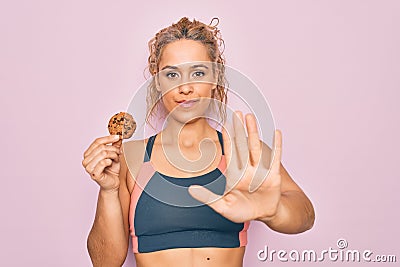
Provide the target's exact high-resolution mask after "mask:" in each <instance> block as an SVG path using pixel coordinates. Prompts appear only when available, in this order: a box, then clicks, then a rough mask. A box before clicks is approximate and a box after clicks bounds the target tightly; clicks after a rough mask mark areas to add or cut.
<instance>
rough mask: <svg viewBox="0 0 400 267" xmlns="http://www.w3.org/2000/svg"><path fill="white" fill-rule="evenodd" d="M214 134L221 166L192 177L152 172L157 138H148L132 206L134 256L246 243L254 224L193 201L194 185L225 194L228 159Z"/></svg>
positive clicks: (219, 135)
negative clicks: (190, 190) (248, 232)
mask: <svg viewBox="0 0 400 267" xmlns="http://www.w3.org/2000/svg"><path fill="white" fill-rule="evenodd" d="M216 131H217V134H218V140H219V143H220V144H221V150H222V156H221V160H220V162H219V165H218V167H217V168H215V169H214V170H212V171H210V172H208V173H206V174H202V175H198V176H193V177H189V178H176V177H171V176H168V175H165V174H162V173H160V172H158V171H156V170H155V169H154V168H153V166H152V164H151V162H150V158H151V152H152V149H153V144H154V140H155V138H156V136H157V134H155V135H153V136H151V137H149V139H148V142H147V145H146V151H145V155H144V162H143V164H142V166H141V168H140V170H139V173H138V174H137V176H136V179H135V180H136V183H135V186H134V189H133V192H132V194H131V203H130V208H129V224H130V234H131V236H132V245H133V252H134V253H144V252H153V251H159V250H164V249H171V248H199V247H219V248H235V247H241V246H245V245H247V229H248V227H249V224H250V222H244V223H235V222H232V221H230V220H228V219H227V218H225V217H223V216H222V215H220V214H219V213H217V212H215V211H214V210H213V209H212V208H210V207H209V206H208V205H205V204H203V203H201V202H199V201H197V200H196V199H194V198H193V197H192V196H191V195H190V194H189V192H188V187H189V186H190V185H203V186H205V187H206V188H208V189H209V190H211V191H213V192H214V193H216V194H219V195H222V194H223V193H224V190H225V185H226V177H225V176H224V174H223V172H224V171H225V168H226V161H225V155H224V147H223V142H222V134H221V132H219V131H218V130H216Z"/></svg>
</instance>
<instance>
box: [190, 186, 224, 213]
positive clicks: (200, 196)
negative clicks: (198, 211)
mask: <svg viewBox="0 0 400 267" xmlns="http://www.w3.org/2000/svg"><path fill="white" fill-rule="evenodd" d="M189 193H190V195H192V197H194V198H195V199H197V200H198V201H200V202H202V203H204V204H207V205H208V206H210V207H211V208H212V209H213V210H215V211H216V212H218V213H220V214H221V215H223V214H224V211H225V210H226V206H227V205H226V202H225V200H224V198H223V196H221V195H217V194H215V193H213V192H212V191H210V190H208V189H207V188H205V187H204V186H201V185H191V186H189Z"/></svg>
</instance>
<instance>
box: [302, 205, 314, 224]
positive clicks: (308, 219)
mask: <svg viewBox="0 0 400 267" xmlns="http://www.w3.org/2000/svg"><path fill="white" fill-rule="evenodd" d="M304 216H305V218H304V224H303V227H302V228H303V230H302V231H301V232H305V231H308V230H310V229H311V228H313V226H314V223H315V210H314V206H313V204H312V203H311V201H310V200H308V201H307V203H306V205H305V212H304Z"/></svg>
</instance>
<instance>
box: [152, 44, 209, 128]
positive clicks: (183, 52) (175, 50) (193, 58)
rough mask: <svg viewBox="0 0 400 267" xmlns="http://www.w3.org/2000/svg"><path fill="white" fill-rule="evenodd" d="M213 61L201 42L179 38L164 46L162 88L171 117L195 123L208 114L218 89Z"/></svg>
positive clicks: (160, 78) (160, 72) (161, 70)
mask: <svg viewBox="0 0 400 267" xmlns="http://www.w3.org/2000/svg"><path fill="white" fill-rule="evenodd" d="M212 69H213V67H212V62H211V60H210V58H209V56H208V51H207V48H206V47H205V46H204V45H203V44H202V43H200V42H198V41H193V40H185V39H182V40H178V41H175V42H173V43H170V44H168V45H166V46H165V47H164V48H163V51H162V55H161V59H160V63H159V70H160V71H159V72H158V74H157V84H158V87H157V88H158V90H159V91H160V92H161V94H162V101H163V103H164V106H165V108H166V110H167V111H168V113H169V116H170V117H172V118H174V119H175V120H178V121H180V122H181V123H191V122H194V121H196V120H198V119H199V118H201V117H203V118H204V114H205V113H206V111H207V109H208V107H209V105H210V99H211V98H212V90H215V87H216V85H215V82H214V80H215V79H214V76H213V70H212Z"/></svg>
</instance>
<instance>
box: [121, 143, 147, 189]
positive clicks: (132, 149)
mask: <svg viewBox="0 0 400 267" xmlns="http://www.w3.org/2000/svg"><path fill="white" fill-rule="evenodd" d="M147 141H148V139H143V140H133V141H128V142H125V143H123V144H122V151H123V153H122V154H121V158H122V161H121V164H122V166H121V167H122V168H125V169H126V170H127V171H126V173H127V175H126V179H127V180H126V184H127V187H128V190H129V192H132V190H133V187H134V185H135V178H136V176H137V174H138V173H139V170H140V167H141V166H142V164H143V159H144V153H145V150H146V144H147Z"/></svg>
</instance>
